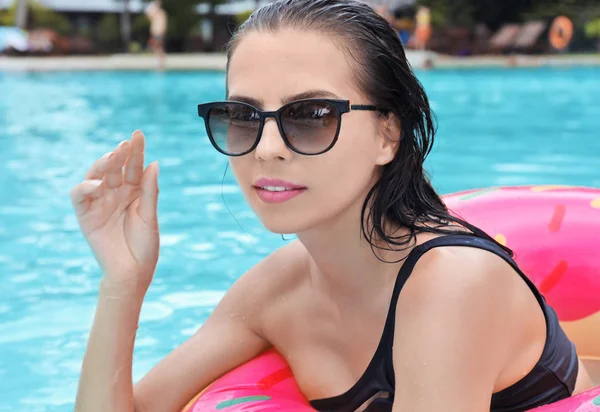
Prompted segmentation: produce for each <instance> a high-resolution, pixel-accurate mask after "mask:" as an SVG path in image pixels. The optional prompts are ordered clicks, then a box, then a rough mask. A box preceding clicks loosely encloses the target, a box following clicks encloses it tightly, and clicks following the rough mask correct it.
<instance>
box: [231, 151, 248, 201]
mask: <svg viewBox="0 0 600 412" xmlns="http://www.w3.org/2000/svg"><path fill="white" fill-rule="evenodd" d="M229 168H230V169H231V172H232V173H233V176H234V177H235V180H236V181H237V183H238V185H239V186H240V188H241V189H242V191H243V192H244V194H246V192H247V191H248V190H249V188H250V186H251V185H252V184H253V182H252V178H253V176H252V159H251V158H250V156H249V155H246V156H242V157H230V158H229Z"/></svg>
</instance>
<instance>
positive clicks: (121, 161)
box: [104, 141, 130, 189]
mask: <svg viewBox="0 0 600 412" xmlns="http://www.w3.org/2000/svg"><path fill="white" fill-rule="evenodd" d="M129 152H130V144H129V142H127V141H124V142H121V144H119V146H117V149H116V150H115V151H114V152H113V153H112V155H110V156H109V157H108V161H107V163H106V167H105V171H104V172H105V174H104V182H105V184H106V187H107V188H108V189H114V188H117V187H119V186H121V184H122V183H123V166H124V165H125V161H126V160H127V157H128V156H129Z"/></svg>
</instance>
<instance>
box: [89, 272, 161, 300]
mask: <svg viewBox="0 0 600 412" xmlns="http://www.w3.org/2000/svg"><path fill="white" fill-rule="evenodd" d="M148 287H149V285H145V284H142V283H141V282H140V279H139V278H138V277H137V276H135V275H134V276H130V277H123V276H111V275H108V274H106V273H105V274H104V277H102V279H100V288H99V289H100V293H102V294H103V295H104V296H105V297H106V298H108V299H126V300H128V301H131V300H133V301H143V300H144V297H145V296H146V292H147V291H148Z"/></svg>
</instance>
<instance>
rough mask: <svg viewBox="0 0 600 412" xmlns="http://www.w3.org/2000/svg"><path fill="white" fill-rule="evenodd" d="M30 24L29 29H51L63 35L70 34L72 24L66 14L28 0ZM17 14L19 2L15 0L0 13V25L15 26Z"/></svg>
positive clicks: (33, 0)
mask: <svg viewBox="0 0 600 412" xmlns="http://www.w3.org/2000/svg"><path fill="white" fill-rule="evenodd" d="M28 9H29V10H28V16H29V19H28V25H27V27H28V28H29V29H51V30H55V31H56V32H57V33H59V34H62V35H68V34H69V33H70V32H71V30H72V26H71V23H70V22H69V19H67V18H66V17H65V16H63V15H62V14H60V13H56V12H54V11H52V10H51V9H49V8H47V7H45V6H43V5H42V4H40V3H39V2H37V1H35V0H29V1H28ZM16 14H17V2H16V1H15V2H14V3H13V4H12V5H11V6H10V7H9V8H8V10H6V11H5V12H2V13H0V25H2V26H14V25H15V18H16Z"/></svg>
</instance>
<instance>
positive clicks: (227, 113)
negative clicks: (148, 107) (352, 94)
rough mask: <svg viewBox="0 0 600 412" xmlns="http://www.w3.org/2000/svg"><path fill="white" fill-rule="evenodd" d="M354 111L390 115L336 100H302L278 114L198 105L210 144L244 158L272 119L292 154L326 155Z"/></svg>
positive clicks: (234, 104) (236, 105) (237, 104)
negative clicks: (343, 122) (346, 119)
mask: <svg viewBox="0 0 600 412" xmlns="http://www.w3.org/2000/svg"><path fill="white" fill-rule="evenodd" d="M351 110H369V111H380V112H382V113H385V112H386V110H384V109H380V108H378V107H377V106H373V105H355V104H350V101H348V100H332V99H306V100H298V101H295V102H291V103H288V104H286V105H284V106H283V107H281V108H280V109H279V110H277V111H275V112H266V111H262V110H259V109H257V108H256V107H254V106H252V105H250V104H248V103H242V102H233V101H225V102H213V103H205V104H200V105H198V115H199V116H200V117H202V118H203V119H204V124H205V126H206V131H207V133H208V138H209V139H210V142H211V143H212V145H213V146H214V148H215V149H217V150H218V151H219V152H221V153H223V154H225V155H227V156H243V155H245V154H248V153H250V152H252V151H253V150H254V149H256V146H258V143H259V142H260V138H261V136H262V131H263V128H264V126H265V121H266V119H268V118H270V117H272V118H274V119H275V121H276V122H277V127H278V128H279V133H280V134H281V137H282V138H283V140H284V142H285V144H286V146H287V147H289V148H290V149H291V150H292V151H294V152H296V153H299V154H302V155H306V156H314V155H319V154H322V153H325V152H327V151H328V150H330V149H331V148H332V147H333V146H334V145H335V143H336V141H337V139H338V136H339V133H340V128H341V125H342V115H343V114H344V113H348V112H350V111H351Z"/></svg>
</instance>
